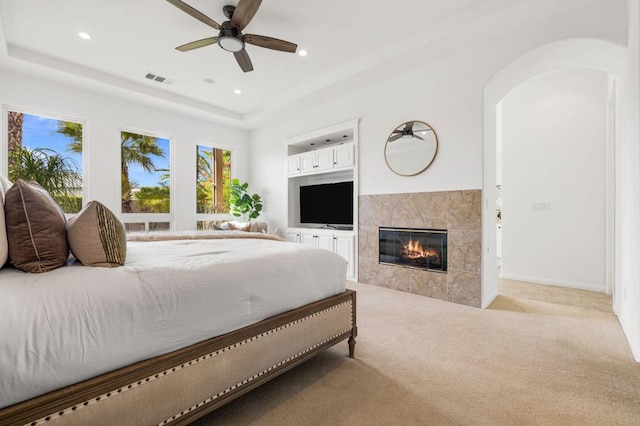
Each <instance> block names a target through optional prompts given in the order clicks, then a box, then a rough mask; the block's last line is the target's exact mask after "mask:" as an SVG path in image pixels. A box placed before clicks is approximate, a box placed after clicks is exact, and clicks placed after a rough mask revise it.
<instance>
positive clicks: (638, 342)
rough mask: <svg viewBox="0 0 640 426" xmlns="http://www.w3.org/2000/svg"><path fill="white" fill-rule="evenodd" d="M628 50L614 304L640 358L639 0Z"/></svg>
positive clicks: (632, 6) (633, 7)
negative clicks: (639, 260)
mask: <svg viewBox="0 0 640 426" xmlns="http://www.w3.org/2000/svg"><path fill="white" fill-rule="evenodd" d="M628 49H629V55H628V57H627V62H626V64H625V70H624V76H623V78H622V79H621V81H620V84H619V86H618V89H619V90H618V91H617V92H616V95H617V97H618V98H619V99H620V103H621V104H622V105H623V108H621V109H620V111H619V114H618V117H617V124H618V126H617V127H616V133H617V138H616V139H617V140H616V142H617V143H616V163H617V166H618V167H616V176H615V178H616V243H615V247H616V268H615V273H616V280H615V282H616V283H615V303H614V307H615V310H616V313H617V314H618V317H619V319H620V324H622V328H623V329H624V331H625V334H626V336H627V339H628V340H629V343H630V345H631V349H632V350H633V353H634V356H635V358H636V360H637V361H639V362H640V262H638V259H640V1H639V0H629V47H628Z"/></svg>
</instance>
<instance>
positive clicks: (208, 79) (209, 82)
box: [202, 78, 215, 84]
mask: <svg viewBox="0 0 640 426" xmlns="http://www.w3.org/2000/svg"><path fill="white" fill-rule="evenodd" d="M202 81H203V82H204V83H207V84H213V83H215V80H214V79H212V78H205V79H203V80H202Z"/></svg>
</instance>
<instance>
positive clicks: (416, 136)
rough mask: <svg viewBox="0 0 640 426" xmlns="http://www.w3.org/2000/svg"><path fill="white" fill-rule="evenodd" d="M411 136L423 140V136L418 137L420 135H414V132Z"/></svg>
mask: <svg viewBox="0 0 640 426" xmlns="http://www.w3.org/2000/svg"><path fill="white" fill-rule="evenodd" d="M412 136H413V137H414V138H416V139H420V140H421V141H423V140H424V138H422V137H420V136H418V135H416V134H415V133H414V134H413V135H412Z"/></svg>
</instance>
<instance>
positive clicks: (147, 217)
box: [118, 126, 175, 232]
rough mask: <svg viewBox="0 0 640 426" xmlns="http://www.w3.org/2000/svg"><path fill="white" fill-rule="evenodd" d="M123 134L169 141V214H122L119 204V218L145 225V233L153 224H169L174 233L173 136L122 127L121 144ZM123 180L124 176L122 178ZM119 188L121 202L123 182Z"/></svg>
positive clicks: (120, 129) (124, 221)
mask: <svg viewBox="0 0 640 426" xmlns="http://www.w3.org/2000/svg"><path fill="white" fill-rule="evenodd" d="M122 132H128V133H135V134H138V135H145V136H151V137H154V138H161V139H167V140H169V176H170V183H169V213H123V212H122V203H121V202H120V201H119V202H118V212H119V213H118V218H119V219H120V221H121V222H122V223H144V225H145V232H148V231H149V223H151V222H169V230H171V231H173V230H174V229H175V215H174V212H175V176H174V172H175V153H174V148H175V139H174V137H173V136H171V135H167V134H166V133H161V132H154V131H150V130H143V129H139V128H134V127H125V126H120V128H119V132H118V133H119V136H120V138H121V139H120V142H122ZM120 161H121V162H122V149H121V150H120ZM120 179H122V176H121V177H120ZM118 187H119V188H120V190H119V191H118V194H119V197H118V199H119V200H122V192H121V191H122V182H120V181H118Z"/></svg>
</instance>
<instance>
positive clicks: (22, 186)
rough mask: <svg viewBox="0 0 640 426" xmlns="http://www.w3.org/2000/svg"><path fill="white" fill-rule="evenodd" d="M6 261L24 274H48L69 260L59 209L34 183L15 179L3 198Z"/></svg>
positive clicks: (62, 217) (63, 223)
mask: <svg viewBox="0 0 640 426" xmlns="http://www.w3.org/2000/svg"><path fill="white" fill-rule="evenodd" d="M4 210H5V219H6V224H7V237H8V242H9V258H10V259H11V263H13V266H15V267H16V268H18V269H20V270H21V271H25V272H47V271H50V270H52V269H55V268H59V267H60V266H64V265H65V263H66V262H67V258H68V257H69V246H68V245H67V234H66V231H65V225H66V219H65V217H64V213H63V211H62V209H61V208H60V206H58V204H57V203H56V202H55V200H54V199H53V198H52V197H51V195H49V193H48V192H47V191H46V190H45V189H44V188H42V187H41V186H40V185H38V184H37V183H35V182H31V183H26V182H24V181H23V180H21V179H18V181H17V182H16V183H14V184H13V186H12V187H11V188H10V189H9V190H8V191H7V192H6V194H5V206H4Z"/></svg>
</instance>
